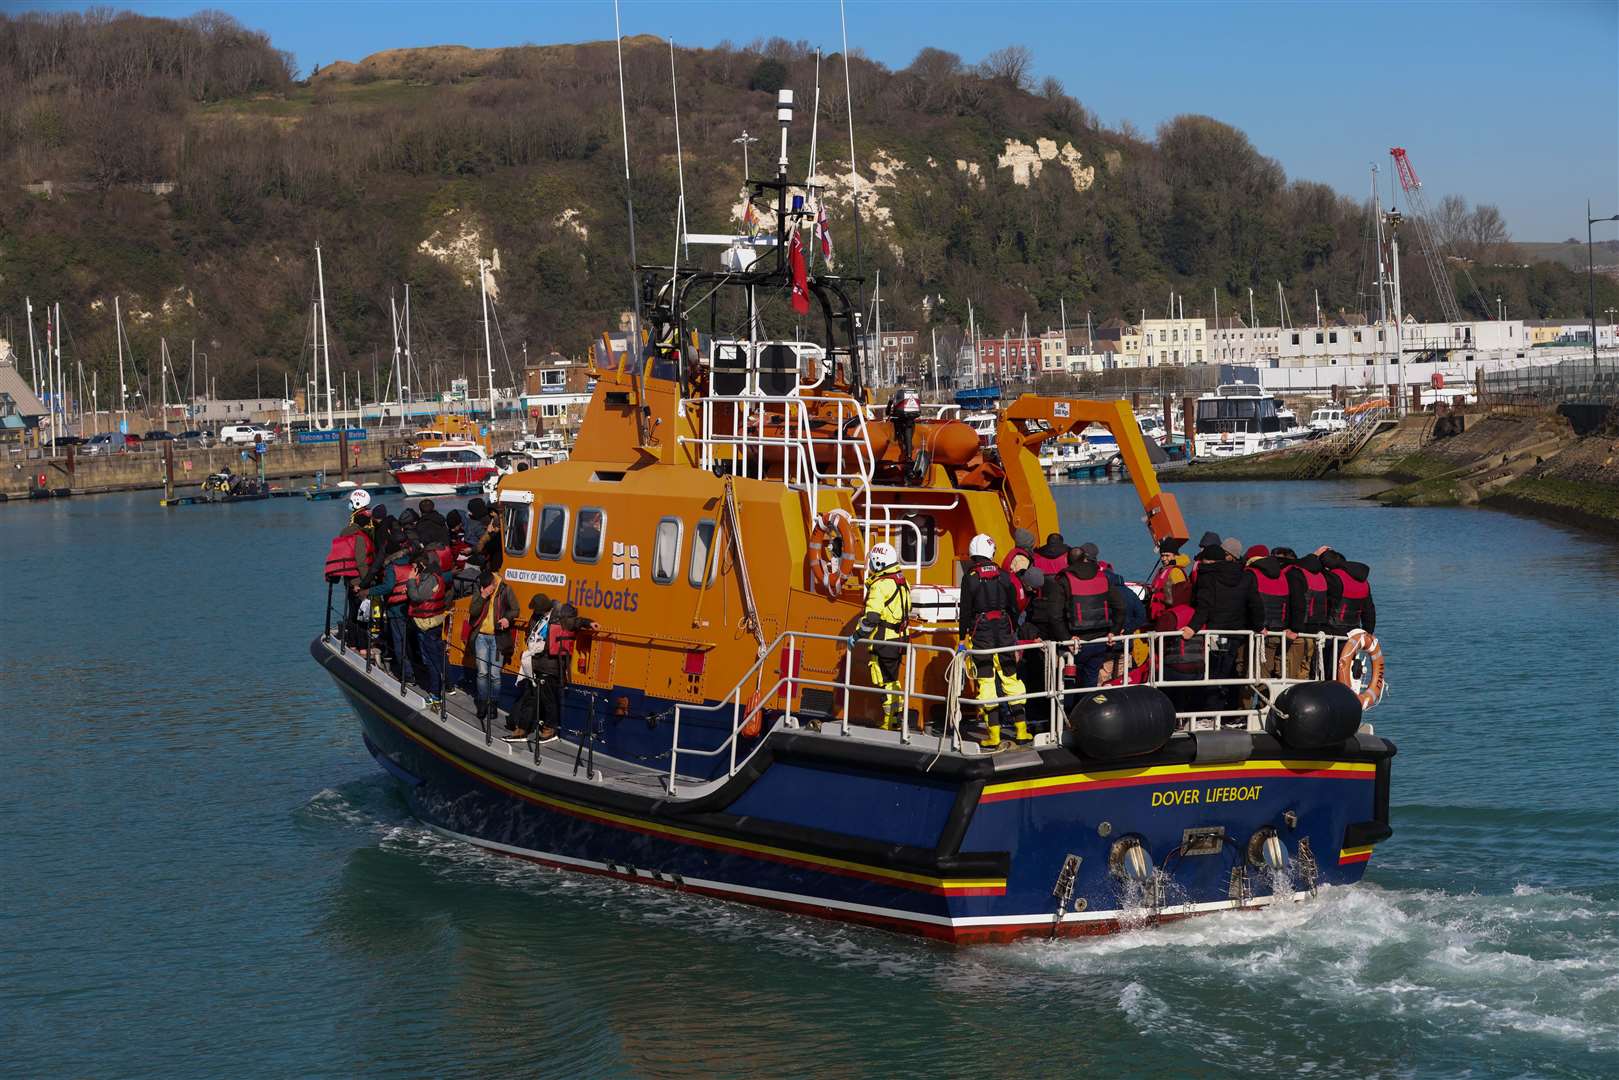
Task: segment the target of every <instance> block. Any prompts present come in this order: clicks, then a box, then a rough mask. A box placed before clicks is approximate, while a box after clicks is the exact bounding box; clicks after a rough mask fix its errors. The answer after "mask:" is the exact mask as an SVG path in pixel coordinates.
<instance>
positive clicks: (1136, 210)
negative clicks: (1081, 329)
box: [0, 12, 1619, 393]
mask: <svg viewBox="0 0 1619 1080" xmlns="http://www.w3.org/2000/svg"><path fill="white" fill-rule="evenodd" d="M624 51H625V65H626V72H627V75H626V82H625V88H624V96H625V100H626V102H627V106H628V110H629V114H630V129H631V130H630V157H631V166H632V172H633V178H634V179H633V191H634V200H635V207H636V216H637V235H638V239H639V242H640V245H641V252H640V254H641V256H642V258H643V259H645V260H649V261H653V260H655V261H666V260H667V259H668V258H669V255H670V253H671V251H672V246H673V223H674V218H675V209H676V200H677V194H678V183H677V173H676V158H675V132H674V123H673V114H672V110H671V105H670V80H669V52H668V47H667V44H666V43H664V42H661V41H659V40H657V39H652V38H632V39H627V40H626V42H625V49H624ZM676 65H677V68H678V74H679V87H680V136H681V141H682V147H683V151H684V163H685V184H686V191H687V197H688V200H689V206H690V208H689V211H688V219H689V221H690V222H691V224H692V227H693V228H694V229H697V230H713V231H718V230H722V229H725V228H728V227H734V225H735V221H736V218H735V213H736V211H737V207H738V196H739V192H740V190H741V181H742V177H741V173H742V162H741V153H740V148H739V147H738V146H737V145H735V143H734V142H733V140H734V139H735V138H736V137H737V136H738V135H739V133H740V132H741V131H742V130H743V129H744V128H747V129H749V130H750V131H754V132H762V133H764V135H765V136H766V137H765V139H764V140H763V141H761V142H760V143H759V144H758V146H756V147H755V148H754V154H755V157H754V165H755V171H756V172H757V171H759V170H760V169H761V168H768V167H769V166H768V164H767V162H768V160H769V159H770V158H772V157H773V156H774V155H773V153H772V151H771V149H770V147H771V145H772V138H771V137H772V136H773V134H774V111H773V98H774V92H775V90H776V89H777V88H778V87H779V86H784V85H785V86H789V87H791V88H793V89H794V90H795V91H796V92H797V95H798V100H799V101H800V102H801V103H802V107H801V109H800V121H799V123H797V124H796V125H795V129H794V132H793V150H792V163H791V169H790V173H791V174H792V175H794V176H799V177H801V176H802V175H803V174H804V171H805V168H806V166H807V162H808V153H809V133H810V103H811V102H812V101H813V99H814V84H815V58H814V55H813V53H810V52H809V51H808V50H807V49H806V48H805V47H804V46H802V45H801V44H793V43H789V42H785V41H781V40H772V41H769V42H763V43H758V44H755V45H751V46H748V47H740V48H733V47H721V48H715V49H707V50H681V51H680V52H679V53H678V56H677V58H676ZM851 69H852V70H851V83H852V93H853V102H852V108H851V102H850V101H848V100H846V98H845V95H844V92H843V62H842V58H841V57H839V56H830V57H827V58H825V59H824V60H823V62H822V74H823V84H822V89H821V106H820V115H819V136H820V145H819V151H820V167H821V169H820V171H821V172H822V173H823V174H824V175H826V176H828V177H831V178H833V180H835V181H837V183H838V184H839V185H840V186H838V187H836V188H834V190H833V192H832V194H831V196H830V198H829V202H830V204H831V215H832V219H833V231H834V235H835V236H836V239H837V247H838V266H839V270H840V271H842V272H846V273H848V272H853V271H854V270H855V269H856V267H858V268H859V269H861V270H863V271H864V273H865V274H866V275H867V276H868V277H871V276H873V275H874V274H875V273H876V272H877V271H878V270H880V271H881V272H882V284H883V297H884V301H885V302H884V309H883V311H884V321H885V323H887V324H889V325H900V324H909V325H916V326H922V327H924V328H925V327H926V326H928V325H929V324H928V323H927V322H926V319H927V317H928V314H927V313H929V312H931V318H932V320H933V322H932V325H933V326H935V327H937V328H938V329H939V330H940V334H941V342H948V341H950V340H952V338H953V335H955V334H956V333H957V329H956V328H957V327H959V325H961V324H962V323H963V322H964V321H965V311H966V304H967V302H968V301H969V300H971V301H972V302H973V304H974V305H975V308H976V310H977V312H978V318H979V325H980V327H981V328H982V329H983V330H984V331H985V332H986V333H997V334H998V333H1000V332H1001V331H1002V330H1003V329H1011V328H1013V327H1021V325H1022V319H1023V317H1024V315H1025V313H1026V314H1027V317H1028V320H1029V325H1030V326H1031V328H1033V327H1040V328H1043V327H1045V326H1048V325H1056V323H1057V321H1058V318H1059V314H1058V313H1059V302H1060V301H1065V302H1066V306H1067V311H1068V314H1069V318H1070V321H1071V322H1080V321H1082V320H1083V318H1084V313H1085V312H1086V311H1087V310H1089V311H1091V312H1092V313H1093V314H1094V317H1095V318H1096V319H1097V320H1101V319H1104V318H1107V317H1109V316H1112V315H1118V314H1126V315H1129V316H1130V317H1135V316H1136V315H1138V314H1139V313H1140V312H1141V311H1142V310H1146V311H1147V312H1149V313H1153V312H1161V311H1163V310H1164V309H1165V307H1166V305H1167V303H1168V298H1169V295H1170V293H1171V292H1172V291H1173V292H1179V293H1183V294H1184V295H1185V297H1186V299H1185V308H1186V311H1187V313H1188V314H1191V313H1193V311H1195V310H1202V311H1204V312H1205V313H1208V312H1209V309H1210V308H1211V307H1212V306H1213V304H1214V297H1215V294H1216V293H1218V296H1219V305H1220V308H1221V310H1222V311H1223V312H1226V311H1239V310H1240V311H1242V312H1244V313H1246V310H1247V307H1248V293H1249V289H1250V288H1251V289H1253V291H1254V293H1255V295H1256V297H1257V301H1256V302H1257V305H1258V315H1259V318H1260V320H1261V321H1269V320H1273V319H1274V318H1275V296H1276V283H1277V282H1278V281H1280V282H1281V283H1282V284H1283V287H1284V288H1285V290H1286V291H1287V294H1288V302H1289V305H1290V307H1291V309H1292V311H1293V312H1295V313H1297V312H1303V311H1310V310H1313V306H1314V298H1315V296H1316V294H1317V293H1319V296H1320V300H1321V304H1322V307H1323V309H1325V310H1337V309H1339V308H1342V309H1347V310H1360V309H1361V308H1362V306H1363V303H1364V293H1365V291H1366V285H1365V278H1366V276H1367V275H1366V270H1365V267H1366V265H1367V264H1366V259H1365V252H1366V236H1365V234H1366V214H1365V211H1364V208H1363V207H1362V206H1360V205H1359V204H1357V203H1356V202H1355V201H1353V200H1351V199H1347V198H1345V197H1342V196H1340V195H1338V194H1336V193H1334V192H1333V191H1332V190H1330V189H1329V188H1327V187H1325V186H1323V185H1320V184H1314V183H1310V182H1307V181H1298V180H1292V181H1290V180H1289V179H1288V178H1287V177H1286V175H1285V173H1284V171H1283V169H1282V167H1281V165H1280V164H1279V163H1277V162H1275V161H1272V160H1270V159H1267V158H1265V157H1263V156H1261V155H1260V154H1259V153H1257V152H1256V151H1255V149H1254V148H1253V146H1252V145H1251V144H1250V143H1249V141H1248V139H1247V138H1246V137H1245V136H1244V135H1243V134H1242V133H1241V132H1239V131H1237V130H1235V129H1233V128H1231V127H1229V126H1227V125H1225V124H1222V123H1220V122H1219V121H1217V120H1213V119H1210V118H1208V117H1201V116H1183V117H1180V118H1178V119H1176V120H1174V121H1172V122H1171V123H1169V124H1166V125H1165V126H1164V127H1163V128H1162V129H1160V130H1159V131H1158V132H1156V133H1155V136H1154V138H1153V139H1151V140H1150V141H1149V140H1147V139H1144V138H1142V137H1140V136H1138V135H1136V134H1135V133H1133V132H1131V131H1129V130H1124V131H1119V130H1113V129H1109V128H1106V127H1102V126H1100V125H1099V124H1098V123H1097V122H1096V119H1095V117H1094V116H1093V115H1092V114H1091V113H1090V112H1088V111H1087V109H1086V108H1085V107H1084V106H1083V104H1081V102H1080V100H1078V99H1076V96H1075V94H1077V95H1078V98H1083V90H1084V88H1083V87H1070V88H1067V89H1066V90H1065V89H1064V88H1063V87H1062V86H1061V85H1058V84H1056V83H1055V81H1054V80H1048V81H1047V83H1046V84H1045V85H1043V86H1040V87H1034V86H1030V85H1028V81H1027V79H1026V77H1025V75H1024V71H1026V70H1027V55H1026V54H1024V53H1021V52H1019V51H1018V50H1016V49H1010V50H1003V51H1002V52H1001V53H998V54H996V55H994V56H992V57H991V59H990V60H989V61H988V62H986V63H985V64H983V65H979V66H977V67H967V66H966V65H964V64H963V63H962V62H961V61H960V59H959V58H957V57H955V56H953V55H951V54H948V53H943V52H939V51H937V50H931V49H927V50H923V52H922V53H921V54H920V55H919V56H918V57H917V58H916V60H915V61H914V62H913V63H912V64H911V65H909V66H908V67H906V68H904V69H902V70H898V71H893V70H888V69H887V68H884V67H882V66H881V65H878V64H875V63H872V62H870V61H868V60H865V59H863V58H860V57H858V56H856V57H854V58H853V60H852V62H851ZM618 105H619V84H618V76H617V69H616V62H615V56H614V48H613V44H612V43H611V42H596V43H588V44H580V45H559V46H548V47H533V46H522V47H513V48H509V49H498V50H483V51H475V50H469V49H459V48H453V47H440V48H435V49H418V50H400V51H394V52H388V53H381V54H377V55H376V56H374V57H370V58H367V59H366V60H363V61H361V62H359V63H356V64H338V65H333V66H332V67H330V68H328V69H327V70H325V71H320V72H316V73H314V74H313V76H312V77H310V78H308V79H306V80H302V81H299V80H297V79H295V77H294V72H293V70H292V64H291V62H290V60H289V58H288V57H286V56H285V55H284V54H281V53H278V52H277V51H276V50H275V48H274V46H273V43H272V42H269V41H268V40H266V39H265V38H264V37H263V36H262V35H258V34H255V33H253V32H250V31H246V30H244V29H242V28H241V27H240V26H238V25H236V24H235V23H233V22H231V21H230V20H229V19H228V18H226V17H223V16H219V15H217V14H215V15H203V16H197V17H193V18H191V19H187V20H183V21H178V22H176V21H171V20H163V19H154V18H147V17H143V16H135V15H129V14H112V13H107V12H91V13H88V14H50V15H42V14H26V15H20V16H12V17H0V312H4V313H5V315H6V317H9V318H11V319H12V320H13V323H14V325H15V323H16V322H17V321H19V320H20V319H21V317H22V312H23V297H24V295H31V296H33V297H34V298H35V301H36V304H37V303H38V302H40V301H41V300H60V301H61V302H62V305H63V311H64V314H65V316H66V321H67V330H68V335H69V337H68V340H69V351H70V353H76V354H77V356H78V358H79V359H82V360H83V361H84V362H85V363H86V364H87V365H101V366H102V370H103V371H110V364H111V358H112V356H113V328H112V317H111V308H112V299H113V297H114V296H115V295H118V296H120V297H122V302H123V304H124V307H125V310H126V312H130V313H131V314H130V315H129V316H127V317H126V323H127V325H128V327H129V330H130V333H131V337H132V341H133V345H134V348H135V350H136V353H137V354H138V355H139V356H141V357H142V358H143V359H144V358H149V357H153V356H155V355H156V352H157V338H158V336H159V334H167V335H169V337H170V340H171V343H172V342H174V341H185V340H188V339H190V338H192V337H195V338H196V339H197V341H198V348H199V349H203V350H205V351H207V352H208V353H209V355H210V361H211V366H210V371H211V372H212V373H214V374H215V375H216V376H217V378H218V386H219V390H220V392H221V393H227V392H250V391H251V390H252V387H253V380H254V374H255V370H256V369H257V370H258V372H259V373H260V374H261V376H262V378H263V380H264V384H265V389H266V390H267V391H269V390H271V388H272V387H277V388H278V387H279V386H280V384H281V376H282V372H284V371H290V372H291V373H292V374H293V378H294V380H296V378H297V374H296V373H297V371H298V369H299V360H300V355H301V354H302V353H303V352H304V350H305V346H306V342H307V338H308V326H309V316H310V307H309V305H310V299H311V296H312V292H313V288H314V264H313V249H314V245H315V243H316V242H317V240H318V241H319V242H320V243H321V245H322V249H323V253H324V256H325V279H326V295H327V302H328V310H329V316H330V334H331V342H332V356H333V361H334V365H336V366H339V367H342V368H345V369H348V370H353V371H358V372H362V373H364V374H365V375H366V377H367V378H368V379H369V376H370V371H371V365H372V362H373V358H374V356H377V355H380V356H381V357H382V358H384V360H385V359H386V357H387V355H388V349H389V343H390V340H391V338H390V323H389V315H388V296H389V290H390V289H394V290H395V291H396V292H397V291H399V289H400V288H401V286H402V284H403V283H404V282H407V281H408V282H410V283H411V284H412V302H413V315H414V328H415V339H416V345H417V354H418V357H419V358H421V359H423V360H424V361H426V362H428V363H430V364H434V365H436V366H437V370H438V372H439V374H440V375H441V376H448V375H450V374H456V375H458V374H460V372H461V370H462V368H463V366H464V365H466V364H467V362H468V360H469V358H475V357H476V356H477V355H478V354H479V352H480V351H481V349H482V333H481V329H480V327H479V324H478V321H477V320H478V295H477V289H476V274H475V272H474V271H473V269H472V264H471V259H472V258H473V257H474V255H475V254H476V253H477V252H479V251H482V252H483V253H485V254H489V253H491V252H498V258H499V265H498V268H497V270H496V272H495V273H494V275H493V278H494V283H495V286H496V287H497V289H498V291H499V303H498V311H499V313H500V319H501V329H502V332H503V337H504V341H505V343H506V345H507V347H508V349H509V351H510V352H511V353H512V355H513V357H514V362H519V361H518V360H517V357H518V356H519V350H520V346H521V345H522V344H523V343H526V344H527V346H528V349H529V352H530V354H531V355H534V354H537V353H539V352H542V351H544V350H547V349H550V348H553V347H555V348H559V349H561V350H563V351H565V352H578V351H579V350H580V349H582V348H583V347H584V346H585V344H586V342H587V341H588V340H590V338H591V336H592V335H593V334H595V333H596V332H598V331H599V330H600V329H602V328H604V327H606V326H609V325H616V321H617V316H618V313H619V312H620V311H621V310H623V309H624V308H625V307H626V306H627V303H628V289H629V286H628V274H627V254H626V249H627V246H628V240H627V227H626V221H625V215H624V209H623V208H624V191H623V159H622V153H623V150H622V145H621V142H620V128H619V116H618ZM851 112H852V114H853V118H854V129H855V142H856V147H857V158H858V168H859V172H860V175H861V177H862V182H863V184H864V185H867V187H866V189H865V190H868V191H870V192H873V193H874V194H875V203H874V205H871V206H869V207H867V208H866V212H865V213H864V215H863V220H862V224H861V241H862V244H861V249H860V250H859V251H858V252H857V251H856V249H855V244H854V228H853V225H854V223H853V219H852V213H851V207H850V204H849V201H848V199H847V192H848V187H847V184H846V183H844V182H843V180H842V178H843V177H846V175H847V172H848V156H849V155H848V150H847V148H848V145H849V136H848V132H849V117H850V114H851ZM1020 180H1021V181H1022V182H1019V181H1020ZM44 181H50V182H52V183H53V184H54V185H56V187H55V191H54V194H52V195H50V196H46V195H43V194H35V193H31V192H29V191H26V190H24V187H23V185H30V184H38V183H40V182H44ZM153 184H173V185H174V187H173V190H172V191H170V192H168V193H167V194H153V193H152V191H151V190H149V188H148V187H147V186H149V185H153ZM1497 254H1499V253H1497ZM1497 261H1501V262H1509V261H1510V260H1506V259H1500V260H1497ZM1488 262H1489V260H1485V259H1480V260H1479V261H1478V262H1477V263H1476V264H1475V268H1474V275H1475V277H1478V278H1479V279H1480V280H1479V284H1480V286H1481V288H1482V291H1483V292H1484V293H1485V295H1487V296H1489V297H1490V298H1491V300H1490V302H1489V306H1490V307H1491V308H1493V306H1494V303H1493V298H1494V297H1495V296H1496V295H1497V294H1500V295H1503V296H1505V297H1506V298H1507V303H1508V306H1509V310H1511V311H1513V312H1514V313H1517V312H1523V313H1531V312H1532V313H1534V314H1537V315H1552V314H1578V313H1579V312H1580V311H1581V310H1583V296H1584V280H1583V278H1581V277H1579V276H1577V275H1574V274H1572V273H1570V272H1569V271H1568V270H1567V269H1566V268H1563V267H1560V266H1557V265H1554V264H1546V265H1536V266H1534V267H1532V268H1528V269H1513V268H1510V267H1503V268H1490V269H1480V268H1481V267H1485V266H1486V265H1487V263H1488ZM1421 270H1422V267H1421V265H1420V263H1418V262H1413V263H1412V264H1411V265H1409V266H1408V267H1407V268H1406V274H1405V281H1406V284H1407V300H1408V307H1409V309H1411V310H1413V311H1415V312H1416V313H1417V314H1419V315H1422V314H1425V313H1427V312H1429V311H1433V310H1435V309H1434V306H1433V304H1432V302H1431V297H1430V295H1429V294H1428V291H1427V290H1428V285H1427V282H1426V280H1425V278H1424V277H1423V275H1422V272H1421ZM1604 287H1605V288H1606V289H1607V290H1608V291H1607V292H1606V293H1605V294H1604V295H1605V297H1607V299H1602V300H1600V301H1599V302H1600V304H1602V305H1603V306H1605V305H1606V304H1607V303H1619V288H1615V287H1613V286H1612V284H1611V283H1605V285H1604ZM1460 291H1461V290H1460V289H1458V292H1460ZM924 297H927V298H929V302H928V304H927V305H924V303H923V299H924ZM941 297H942V298H943V299H942V302H941V301H940V300H939V298H941ZM1464 303H1468V304H1470V305H1473V306H1474V307H1475V308H1476V309H1477V310H1482V307H1483V305H1482V304H1481V303H1480V302H1479V301H1477V300H1476V299H1473V298H1472V297H1467V298H1465V299H1464ZM13 336H15V337H20V336H21V331H20V330H14V331H13ZM107 382H108V378H107V376H105V375H104V376H103V383H104V384H106V383H107Z"/></svg>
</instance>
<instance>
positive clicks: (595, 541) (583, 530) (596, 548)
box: [573, 506, 607, 563]
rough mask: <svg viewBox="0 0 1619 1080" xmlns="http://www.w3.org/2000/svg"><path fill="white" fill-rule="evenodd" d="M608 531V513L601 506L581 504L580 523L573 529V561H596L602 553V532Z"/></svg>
mask: <svg viewBox="0 0 1619 1080" xmlns="http://www.w3.org/2000/svg"><path fill="white" fill-rule="evenodd" d="M606 531H607V514H606V513H605V512H604V511H603V510H602V508H601V507H599V506H581V507H580V508H579V524H578V525H576V526H574V530H573V561H574V562H585V563H591V562H595V561H596V560H597V559H599V558H601V554H602V533H604V532H606Z"/></svg>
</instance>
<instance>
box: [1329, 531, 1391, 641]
mask: <svg viewBox="0 0 1619 1080" xmlns="http://www.w3.org/2000/svg"><path fill="white" fill-rule="evenodd" d="M1321 567H1322V569H1323V570H1325V571H1326V577H1327V628H1328V630H1329V632H1331V633H1334V634H1347V633H1349V631H1351V630H1354V629H1356V628H1359V629H1361V630H1364V631H1366V632H1367V633H1368V634H1371V633H1375V632H1376V631H1377V606H1376V605H1375V604H1373V603H1372V586H1371V583H1370V582H1369V581H1367V578H1368V577H1370V576H1371V572H1372V570H1371V567H1369V566H1367V565H1366V564H1365V563H1362V562H1350V561H1349V560H1347V559H1345V558H1344V557H1343V555H1341V554H1339V553H1338V552H1336V551H1333V550H1332V549H1331V548H1328V549H1327V550H1325V551H1323V552H1322V553H1321Z"/></svg>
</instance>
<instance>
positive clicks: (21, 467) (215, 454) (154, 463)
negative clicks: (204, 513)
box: [0, 439, 403, 498]
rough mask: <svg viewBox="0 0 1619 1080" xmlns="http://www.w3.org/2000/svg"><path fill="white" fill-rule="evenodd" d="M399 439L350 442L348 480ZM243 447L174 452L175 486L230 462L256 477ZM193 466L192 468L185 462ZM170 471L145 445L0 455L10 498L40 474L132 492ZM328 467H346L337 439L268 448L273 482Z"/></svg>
mask: <svg viewBox="0 0 1619 1080" xmlns="http://www.w3.org/2000/svg"><path fill="white" fill-rule="evenodd" d="M402 446H403V443H402V440H399V439H365V440H363V441H360V442H355V443H351V444H349V468H348V472H349V478H350V479H354V480H363V479H376V478H377V476H378V475H379V474H381V473H382V471H383V469H384V466H385V463H386V459H387V458H388V457H391V456H396V455H398V454H399V453H400V451H401V449H402ZM242 454H243V448H242V447H239V446H215V447H212V448H210V449H207V450H202V449H194V448H184V447H177V448H175V450H174V486H175V489H176V490H180V489H183V488H189V487H196V486H197V485H199V484H201V483H202V481H203V480H204V478H206V477H207V476H208V474H209V473H213V472H218V471H219V470H220V469H223V468H225V467H226V466H229V467H230V470H231V471H232V472H234V473H237V474H238V475H253V474H255V473H256V472H257V471H258V465H257V463H256V462H255V461H254V460H253V455H252V454H251V453H248V454H247V459H246V460H243V457H242ZM187 465H189V466H190V468H189V469H188V468H187V467H186V466H187ZM165 469H166V465H165V459H164V453H163V451H162V450H161V449H158V448H154V447H146V448H143V449H141V450H138V451H135V452H133V453H123V454H107V455H97V456H86V455H80V454H77V453H74V454H64V455H59V456H58V457H55V458H38V457H32V458H31V457H27V456H25V455H22V454H13V455H10V456H7V457H5V458H0V493H4V494H5V495H6V496H8V497H10V498H26V497H27V495H28V492H29V490H30V489H31V488H34V487H36V486H38V478H39V474H40V473H44V474H45V476H46V484H45V486H46V487H48V488H53V489H54V488H71V489H72V491H73V493H74V494H76V495H78V494H92V493H96V492H104V491H129V490H132V489H136V488H161V487H162V486H163V480H164V472H165ZM321 471H324V472H325V473H326V479H327V482H328V483H336V482H337V481H339V480H341V479H342V478H343V465H342V460H341V456H340V454H339V447H338V444H337V443H322V444H319V445H316V446H296V445H285V444H277V445H274V446H271V447H270V448H269V449H268V450H266V451H265V455H264V475H265V476H266V478H268V479H269V480H270V481H272V483H275V482H280V483H282V484H292V483H298V484H299V485H300V486H301V485H302V484H303V483H306V482H307V483H313V482H314V476H315V473H317V472H321Z"/></svg>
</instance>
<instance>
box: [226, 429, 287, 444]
mask: <svg viewBox="0 0 1619 1080" xmlns="http://www.w3.org/2000/svg"><path fill="white" fill-rule="evenodd" d="M219 441H220V442H221V443H225V444H227V445H231V444H238V445H247V446H251V445H252V444H254V443H256V442H263V443H273V442H275V432H273V431H271V430H270V429H269V428H266V427H260V426H259V425H257V424H226V425H225V426H224V427H222V428H220V429H219Z"/></svg>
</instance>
